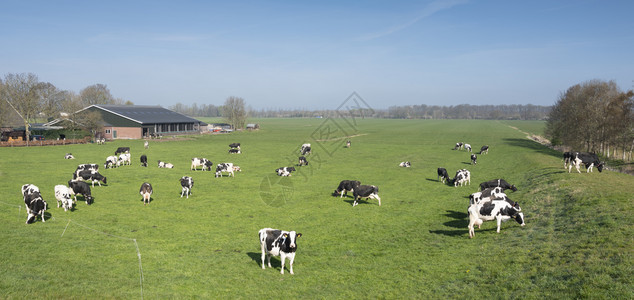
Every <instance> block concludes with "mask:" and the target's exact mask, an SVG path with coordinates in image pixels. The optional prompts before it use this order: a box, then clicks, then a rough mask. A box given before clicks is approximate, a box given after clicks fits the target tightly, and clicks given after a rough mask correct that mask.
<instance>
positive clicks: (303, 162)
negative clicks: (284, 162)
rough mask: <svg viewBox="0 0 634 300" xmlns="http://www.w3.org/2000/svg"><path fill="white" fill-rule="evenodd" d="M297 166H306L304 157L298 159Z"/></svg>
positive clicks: (306, 162)
mask: <svg viewBox="0 0 634 300" xmlns="http://www.w3.org/2000/svg"><path fill="white" fill-rule="evenodd" d="M297 166H308V160H306V156H300V157H299V163H298V164H297Z"/></svg>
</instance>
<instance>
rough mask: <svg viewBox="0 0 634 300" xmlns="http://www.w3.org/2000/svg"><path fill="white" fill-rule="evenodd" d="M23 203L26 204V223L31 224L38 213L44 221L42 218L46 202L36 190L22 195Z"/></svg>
mask: <svg viewBox="0 0 634 300" xmlns="http://www.w3.org/2000/svg"><path fill="white" fill-rule="evenodd" d="M24 205H25V206H26V213H27V216H26V224H31V223H33V222H35V220H36V219H37V216H38V215H39V216H40V218H41V219H42V222H46V220H45V219H44V212H45V211H46V208H47V206H48V205H47V203H46V201H44V199H42V195H41V194H40V192H39V189H38V191H33V192H32V193H27V194H26V195H24Z"/></svg>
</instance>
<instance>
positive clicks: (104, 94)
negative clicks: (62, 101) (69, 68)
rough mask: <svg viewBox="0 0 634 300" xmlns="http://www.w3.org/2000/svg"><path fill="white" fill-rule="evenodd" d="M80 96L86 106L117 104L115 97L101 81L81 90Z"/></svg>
mask: <svg viewBox="0 0 634 300" xmlns="http://www.w3.org/2000/svg"><path fill="white" fill-rule="evenodd" d="M79 96H80V97H81V100H82V101H83V102H84V104H85V105H86V106H89V105H93V104H117V103H116V101H115V99H114V97H112V95H111V94H110V90H109V89H108V87H107V86H106V85H104V84H100V83H98V84H93V85H91V86H88V87H85V88H84V89H83V90H81V92H79ZM119 104H121V103H119Z"/></svg>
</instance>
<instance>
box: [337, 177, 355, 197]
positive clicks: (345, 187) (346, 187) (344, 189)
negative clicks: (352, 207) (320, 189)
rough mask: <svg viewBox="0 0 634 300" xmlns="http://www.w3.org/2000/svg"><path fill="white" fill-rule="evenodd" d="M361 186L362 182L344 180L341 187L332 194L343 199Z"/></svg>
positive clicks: (340, 183)
mask: <svg viewBox="0 0 634 300" xmlns="http://www.w3.org/2000/svg"><path fill="white" fill-rule="evenodd" d="M360 185H361V181H358V180H342V181H341V182H339V186H338V187H337V189H336V190H335V191H334V192H333V193H332V195H333V196H337V195H339V198H343V196H347V195H348V192H352V191H354V189H355V188H356V187H357V186H360Z"/></svg>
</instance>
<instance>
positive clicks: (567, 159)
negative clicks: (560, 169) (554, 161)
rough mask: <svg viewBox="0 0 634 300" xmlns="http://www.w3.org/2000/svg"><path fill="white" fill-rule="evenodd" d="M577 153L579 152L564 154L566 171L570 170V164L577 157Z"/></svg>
mask: <svg viewBox="0 0 634 300" xmlns="http://www.w3.org/2000/svg"><path fill="white" fill-rule="evenodd" d="M577 153H579V152H575V151H566V152H564V169H567V168H568V164H569V163H571V161H572V159H573V158H575V157H576V156H577Z"/></svg>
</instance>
